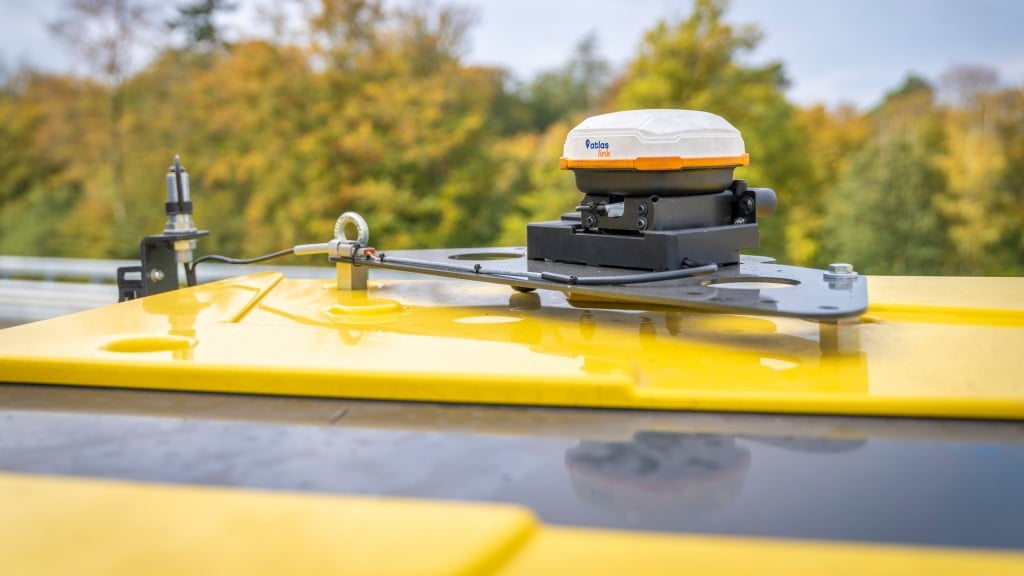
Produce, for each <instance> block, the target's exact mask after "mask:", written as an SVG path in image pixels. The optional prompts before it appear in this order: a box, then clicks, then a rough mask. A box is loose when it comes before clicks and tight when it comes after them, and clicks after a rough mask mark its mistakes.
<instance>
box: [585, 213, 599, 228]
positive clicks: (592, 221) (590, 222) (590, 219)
mask: <svg viewBox="0 0 1024 576" xmlns="http://www.w3.org/2000/svg"><path fill="white" fill-rule="evenodd" d="M583 225H584V226H585V227H587V228H593V227H594V226H597V218H594V215H593V214H587V217H586V218H584V219H583Z"/></svg>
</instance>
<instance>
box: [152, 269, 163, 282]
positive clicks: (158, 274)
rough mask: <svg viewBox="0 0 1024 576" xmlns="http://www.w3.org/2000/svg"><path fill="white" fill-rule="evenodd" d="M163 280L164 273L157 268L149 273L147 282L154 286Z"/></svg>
mask: <svg viewBox="0 0 1024 576" xmlns="http://www.w3.org/2000/svg"><path fill="white" fill-rule="evenodd" d="M163 279H164V271H163V270H161V269H159V268H153V269H152V270H150V271H149V281H150V282H153V283H154V284H155V283H157V282H159V281H161V280H163Z"/></svg>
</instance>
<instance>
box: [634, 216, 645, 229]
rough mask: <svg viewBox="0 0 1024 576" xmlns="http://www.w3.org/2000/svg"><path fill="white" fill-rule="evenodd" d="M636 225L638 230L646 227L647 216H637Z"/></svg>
mask: <svg viewBox="0 0 1024 576" xmlns="http://www.w3.org/2000/svg"><path fill="white" fill-rule="evenodd" d="M636 227H637V229H639V230H643V229H644V228H647V218H637V219H636Z"/></svg>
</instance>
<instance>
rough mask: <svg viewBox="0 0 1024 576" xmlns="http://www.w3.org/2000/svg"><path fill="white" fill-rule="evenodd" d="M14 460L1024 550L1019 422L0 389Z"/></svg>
mask: <svg viewBox="0 0 1024 576" xmlns="http://www.w3.org/2000/svg"><path fill="white" fill-rule="evenodd" d="M0 469H2V470H5V471H18V472H32V473H42V474H60V475H74V476H89V477H102V478H117V479H129V480H141V481H152V482H169V483H188V484H207V485H223V486H240V487H254V488H269V489H275V490H299V491H316V492H329V493H346V494H380V495H386V496H406V497H416V498H431V499H451V500H469V501H486V502H509V503H516V504H520V505H523V506H526V507H529V508H531V509H532V510H533V511H534V512H535V514H537V515H538V516H539V517H540V518H541V519H543V520H544V521H545V522H548V523H552V524H564V525H578V526H591V527H610V528H624V529H635V530H655V531H669V532H698V533H716V534H741V535H758V536H773V537H796V538H812V539H834V540H859V541H878V542H896V543H921V544H933V545H953V546H970V547H989V548H1015V549H1021V548H1024V530H1021V529H1020V519H1021V518H1024V491H1022V486H1024V427H1022V425H1021V424H1019V423H998V422H997V423H985V422H970V421H948V420H947V421H941V420H933V421H928V420H906V419H880V418H835V417H831V418H822V417H800V416H755V415H729V414H721V415H715V414H686V413H684V414H679V413H675V414H669V413H657V412H644V411H613V410H571V409H522V408H506V407H480V406H445V405H432V404H409V403H395V402H353V401H346V400H318V399H293V398H262V397H235V396H228V395H215V394H182V393H165V392H141V391H111V390H90V389H72V388H59V387H33V386H11V385H0Z"/></svg>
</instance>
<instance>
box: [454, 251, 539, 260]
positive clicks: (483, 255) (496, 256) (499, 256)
mask: <svg viewBox="0 0 1024 576" xmlns="http://www.w3.org/2000/svg"><path fill="white" fill-rule="evenodd" d="M522 257H523V255H522V254H521V253H519V252H464V253H462V254H452V255H451V256H449V258H451V259H452V260H482V261H486V260H513V259H515V258H522Z"/></svg>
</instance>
